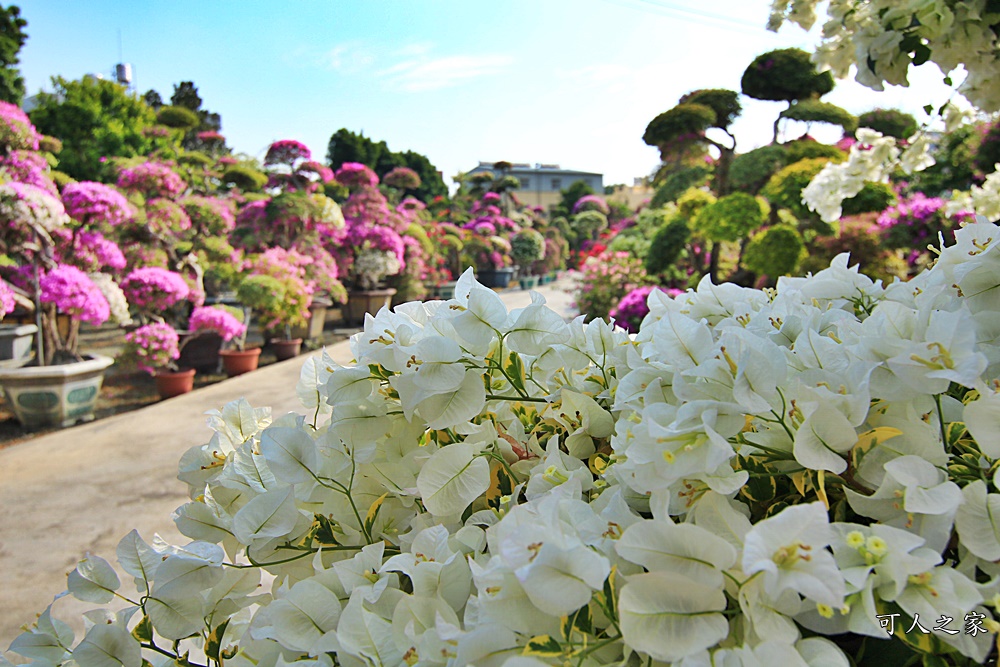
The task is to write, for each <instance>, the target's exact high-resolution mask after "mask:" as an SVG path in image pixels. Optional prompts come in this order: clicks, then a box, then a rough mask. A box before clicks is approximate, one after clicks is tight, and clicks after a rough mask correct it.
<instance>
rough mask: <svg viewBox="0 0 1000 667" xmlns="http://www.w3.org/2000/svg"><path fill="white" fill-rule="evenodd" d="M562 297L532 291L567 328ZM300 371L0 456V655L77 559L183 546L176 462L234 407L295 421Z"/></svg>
mask: <svg viewBox="0 0 1000 667" xmlns="http://www.w3.org/2000/svg"><path fill="white" fill-rule="evenodd" d="M570 286H571V283H570V280H568V279H566V280H561V281H559V282H556V283H552V284H550V285H546V286H544V287H540V288H539V289H538V291H539V292H540V293H541V294H543V295H544V296H545V298H546V299H547V301H548V303H549V306H550V307H552V308H553V309H555V310H556V311H557V312H559V313H560V314H562V315H564V316H566V317H567V318H568V317H571V316H572V315H573V314H574V311H573V309H572V307H571V305H570V304H571V302H572V296H571V295H570V294H568V293H567V292H566V289H567V288H569V287H570ZM501 297H502V298H503V301H504V303H506V305H507V307H508V308H510V309H513V308H520V307H523V306H526V305H528V304H529V303H530V297H529V293H528V292H523V291H520V290H517V291H515V290H505V291H503V292H501ZM327 350H328V351H329V352H330V354H331V355H332V356H333V358H334V359H335V360H336V361H337V362H338V363H341V364H345V365H346V364H349V363H350V362H351V353H350V349H349V346H348V343H347V341H343V342H341V343H337V344H336V345H333V346H331V347H329V348H327ZM304 359H305V357H299V358H297V359H292V360H289V361H286V362H282V363H278V364H273V365H271V366H267V367H265V368H262V369H260V370H258V371H256V372H254V373H249V374H247V375H244V376H241V377H237V378H233V379H231V380H226V381H225V382H220V383H218V384H215V385H212V386H209V387H204V388H202V389H199V390H197V391H194V392H192V393H190V394H186V395H184V396H179V397H177V398H173V399H170V400H168V401H163V402H160V403H157V404H155V405H152V406H149V407H146V408H143V409H141V410H136V411H134V412H129V413H125V414H120V415H117V416H115V417H110V418H108V419H102V420H100V421H96V422H91V423H90V424H85V425H82V426H77V427H74V428H70V429H65V430H62V431H59V432H56V433H52V434H49V435H44V436H40V437H38V438H36V439H34V440H31V441H29V442H25V443H22V444H19V445H15V446H13V447H9V448H7V449H3V450H0V577H2V582H0V651H3V650H5V649H6V647H7V646H8V645H9V644H10V641H11V640H13V638H14V637H16V636H17V635H18V634H19V633H20V627H21V626H22V625H24V624H26V623H30V622H32V621H34V619H35V616H36V615H37V614H38V613H40V612H42V611H43V610H44V609H45V607H46V605H48V604H49V603H50V602H51V601H52V599H53V597H54V596H55V595H57V594H58V593H59V592H61V591H63V590H65V588H66V574H67V573H68V572H69V571H70V570H72V569H73V568H74V567H75V566H76V563H77V561H78V560H79V559H80V558H81V557H83V555H84V554H85V553H87V552H91V553H93V554H96V555H98V556H101V557H103V558H105V559H107V560H108V561H110V562H112V563H114V559H115V547H116V546H117V544H118V541H119V540H120V539H121V538H122V537H124V536H125V534H126V533H128V532H129V531H130V530H131V529H133V528H136V529H138V531H139V533H140V534H141V535H142V536H143V538H145V539H146V540H147V541H150V540H152V538H153V535H154V533H159V534H160V535H161V536H162V537H163V538H164V539H165V540H167V541H168V542H171V543H176V544H184V543H186V542H188V541H190V540H189V539H188V538H186V537H184V536H182V535H181V534H180V533H178V532H177V529H176V528H175V527H174V523H173V521H172V520H171V514H172V513H173V511H174V509H176V508H177V507H178V506H180V505H181V504H183V503H184V502H186V501H187V500H188V499H187V496H186V493H185V486H184V485H183V484H182V483H181V482H180V481H178V480H177V478H176V475H177V463H178V461H179V460H180V457H181V455H182V454H183V453H184V452H185V451H187V449H188V448H190V447H192V446H194V445H199V444H203V443H205V442H207V441H208V439H209V437H210V435H211V431H209V429H208V428H207V426H206V420H205V416H204V413H205V412H206V411H208V410H212V409H215V408H221V407H222V406H223V405H224V404H226V403H228V402H229V401H232V400H236V399H238V398H240V397H241V396H242V397H246V399H247V400H248V401H249V402H250V404H251V405H253V406H254V407H263V406H270V407H271V408H272V412H273V414H274V415H275V416H279V415H282V414H285V413H287V412H292V411H295V412H298V411H301V406H300V405H299V404H298V400H297V399H296V397H295V391H294V387H295V383H296V382H297V381H298V378H299V370H300V369H301V367H302V363H303V361H304ZM129 579H131V578H130V577H129ZM123 581H126V579H125V578H123ZM95 606H97V605H93V604H90V603H81V602H77V601H76V600H73V599H71V598H64V599H62V600H60V601H59V602H58V603H57V604H56V606H55V608H54V609H53V616H56V617H58V618H61V619H62V620H65V621H67V622H69V623H70V624H71V626H73V627H74V629H75V630H76V631H77V633H78V637H79V633H80V631H81V630H82V627H83V624H82V620H80V618H79V614H80V613H81V612H82V611H86V610H87V609H91V608H93V607H95ZM9 657H10V658H12V659H16V658H17V656H15V655H10V656H9Z"/></svg>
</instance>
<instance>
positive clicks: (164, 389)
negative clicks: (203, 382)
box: [153, 368, 194, 398]
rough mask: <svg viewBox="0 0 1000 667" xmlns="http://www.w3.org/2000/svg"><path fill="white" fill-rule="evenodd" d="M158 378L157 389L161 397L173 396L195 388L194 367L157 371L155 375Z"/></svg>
mask: <svg viewBox="0 0 1000 667" xmlns="http://www.w3.org/2000/svg"><path fill="white" fill-rule="evenodd" d="M153 377H154V379H155V380H156V391H157V392H158V393H159V394H160V398H173V397H174V396H180V395H181V394H186V393H188V392H190V391H192V390H194V369H193V368H185V369H183V370H180V371H157V372H156V375H154V376H153Z"/></svg>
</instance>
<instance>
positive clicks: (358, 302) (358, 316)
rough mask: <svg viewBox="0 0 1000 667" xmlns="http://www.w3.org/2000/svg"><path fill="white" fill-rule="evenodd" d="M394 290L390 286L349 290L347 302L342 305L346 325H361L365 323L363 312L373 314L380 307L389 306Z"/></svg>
mask: <svg viewBox="0 0 1000 667" xmlns="http://www.w3.org/2000/svg"><path fill="white" fill-rule="evenodd" d="M395 294H396V290H395V289H394V288H392V287H387V288H385V289H373V290H358V291H355V292H351V293H349V294H348V296H347V303H346V304H345V305H344V320H345V322H346V323H347V324H348V325H354V326H361V325H363V324H364V323H365V314H366V313H371V314H372V315H374V314H375V313H377V312H378V311H379V310H381V309H382V307H383V306H384V307H386V308H388V307H389V304H390V303H391V302H392V297H393V296H394V295H395Z"/></svg>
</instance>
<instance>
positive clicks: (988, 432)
mask: <svg viewBox="0 0 1000 667" xmlns="http://www.w3.org/2000/svg"><path fill="white" fill-rule="evenodd" d="M962 415H963V416H962V419H963V420H964V421H965V427H966V428H967V429H969V433H971V434H972V437H973V438H975V439H976V444H977V445H979V451H981V452H982V453H983V454H985V455H986V456H988V457H990V458H991V459H998V458H1000V393H997V392H995V391H991V390H990V389H987V388H986V387H985V386H980V388H979V398H978V399H977V400H975V401H972V402H971V403H968V404H967V405H966V406H965V409H964V411H963V413H962Z"/></svg>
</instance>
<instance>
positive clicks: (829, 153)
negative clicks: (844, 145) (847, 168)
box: [781, 138, 847, 165]
mask: <svg viewBox="0 0 1000 667" xmlns="http://www.w3.org/2000/svg"><path fill="white" fill-rule="evenodd" d="M781 148H782V149H783V150H784V151H785V156H786V157H787V160H788V161H787V162H786V165H787V164H795V163H796V162H798V161H799V160H805V159H806V158H814V157H822V158H828V159H829V160H830V162H843V161H844V160H846V159H847V153H845V152H844V151H842V150H840V149H839V148H837V147H836V146H831V145H830V144H821V143H820V142H818V141H816V140H815V139H809V138H805V139H796V140H795V141H787V142H785V143H783V144H781Z"/></svg>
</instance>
